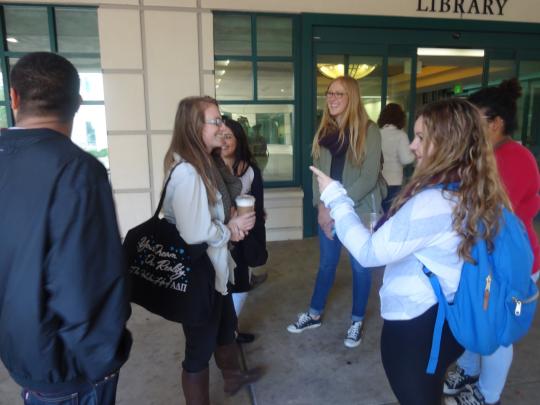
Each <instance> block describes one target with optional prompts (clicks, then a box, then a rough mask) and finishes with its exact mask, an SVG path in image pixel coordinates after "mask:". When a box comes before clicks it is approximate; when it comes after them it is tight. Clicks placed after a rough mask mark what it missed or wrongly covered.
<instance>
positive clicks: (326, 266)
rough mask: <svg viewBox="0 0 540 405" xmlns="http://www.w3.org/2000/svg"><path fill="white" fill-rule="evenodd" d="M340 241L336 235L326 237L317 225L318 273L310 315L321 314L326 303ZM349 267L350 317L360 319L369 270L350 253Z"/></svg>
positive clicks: (366, 290)
mask: <svg viewBox="0 0 540 405" xmlns="http://www.w3.org/2000/svg"><path fill="white" fill-rule="evenodd" d="M341 246H342V245H341V242H340V240H339V239H338V237H337V236H334V239H333V240H330V239H328V238H327V237H326V235H325V234H324V232H323V231H322V229H321V227H320V226H319V249H320V252H321V253H320V254H321V257H320V260H319V273H318V274H317V281H316V282H315V289H314V290H313V296H312V297H311V305H310V308H309V313H310V314H311V315H320V314H322V312H323V310H324V307H325V305H326V298H327V297H328V293H329V292H330V289H331V288H332V286H333V285H334V280H335V276H336V268H337V265H338V262H339V256H340V253H341ZM349 258H350V260H351V269H352V273H353V303H352V317H351V319H352V320H353V321H361V320H362V319H364V315H365V313H366V306H367V301H368V298H369V290H370V288H371V271H370V270H369V269H365V268H364V267H362V266H361V265H360V263H358V262H357V261H356V260H355V259H354V258H353V257H352V256H351V255H350V254H349Z"/></svg>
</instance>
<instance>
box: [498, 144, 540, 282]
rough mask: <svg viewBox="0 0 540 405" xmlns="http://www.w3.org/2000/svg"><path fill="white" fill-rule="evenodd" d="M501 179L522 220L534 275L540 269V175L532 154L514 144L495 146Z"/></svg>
mask: <svg viewBox="0 0 540 405" xmlns="http://www.w3.org/2000/svg"><path fill="white" fill-rule="evenodd" d="M495 158H496V159H497V167H498V169H499V173H500V175H501V179H502V181H503V184H504V186H505V188H506V192H507V193H508V197H509V198H510V202H511V203H512V208H513V209H514V212H515V214H516V215H517V216H518V217H519V218H520V219H521V221H523V224H524V225H525V228H526V229H527V234H528V235H529V240H530V242H531V247H532V249H533V253H534V267H533V270H532V272H533V273H536V272H537V271H538V270H540V244H539V243H538V236H537V235H536V232H535V230H534V226H533V220H534V217H535V216H536V214H537V213H538V211H539V210H540V196H539V195H538V193H539V191H540V174H539V173H538V165H537V164H536V159H535V158H534V156H533V154H532V153H531V152H530V151H529V150H528V149H527V148H525V147H524V146H522V145H520V144H519V143H517V142H515V141H507V142H504V143H501V144H499V146H496V147H495Z"/></svg>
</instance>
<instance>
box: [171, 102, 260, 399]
mask: <svg viewBox="0 0 540 405" xmlns="http://www.w3.org/2000/svg"><path fill="white" fill-rule="evenodd" d="M224 129H225V127H224V125H223V121H222V119H221V114H220V112H219V109H218V104H217V102H216V100H214V99H213V98H210V97H188V98H185V99H183V100H182V101H180V104H179V105H178V109H177V112H176V118H175V122H174V130H173V136H172V140H171V144H170V146H169V149H168V151H167V153H166V155H165V161H164V168H165V174H166V177H167V176H168V174H169V173H170V172H171V170H172V174H171V179H170V181H169V183H168V185H167V189H166V195H165V199H164V202H163V214H164V217H165V219H166V220H167V221H169V222H171V223H174V224H176V227H177V228H178V232H179V233H180V236H181V237H182V238H183V239H184V240H185V241H186V242H187V243H188V244H199V243H206V244H208V249H207V253H208V257H209V258H210V261H211V263H212V267H213V268H212V269H209V270H210V271H213V272H214V274H215V284H214V288H215V290H214V292H213V297H212V300H213V302H214V306H213V309H212V312H211V313H210V315H209V316H208V319H200V320H199V322H197V323H196V324H189V325H186V324H183V325H182V327H183V331H184V335H185V340H186V347H185V357H184V361H183V362H182V369H183V370H182V387H183V391H184V397H185V399H186V404H188V405H208V404H209V403H210V399H209V388H208V385H209V373H208V363H209V360H210V358H211V357H212V353H214V357H215V360H216V364H217V366H218V367H219V368H220V369H221V371H222V374H223V379H224V382H225V386H224V389H225V392H226V393H227V394H230V395H232V394H234V393H236V392H237V391H238V390H239V389H240V388H241V387H243V386H244V385H246V384H249V383H251V382H253V381H256V380H257V379H258V378H259V377H260V376H261V372H260V370H258V369H254V370H251V371H243V370H242V369H241V367H240V362H239V357H238V347H237V345H236V343H235V341H234V339H235V331H236V323H237V319H236V314H235V312H234V307H233V303H232V298H231V294H230V292H229V282H232V281H233V273H232V270H233V269H234V261H233V259H232V257H231V254H230V253H229V249H228V244H229V242H230V241H233V242H234V241H239V240H242V239H243V238H244V237H245V235H246V234H247V233H248V232H249V230H251V229H252V228H253V226H254V224H255V214H254V213H248V214H244V215H241V216H237V215H235V214H234V210H233V209H232V208H233V202H234V198H235V196H236V195H238V194H239V193H240V191H241V183H240V181H239V180H238V178H236V177H235V176H233V175H232V174H230V173H229V171H228V170H227V168H226V166H225V164H224V163H223V161H222V160H221V159H220V158H219V157H216V156H213V155H212V152H213V151H214V150H215V149H220V148H221V147H222V146H223V135H222V132H223V131H224ZM188 310H189V309H188ZM196 310H197V309H196V308H194V309H193V311H196Z"/></svg>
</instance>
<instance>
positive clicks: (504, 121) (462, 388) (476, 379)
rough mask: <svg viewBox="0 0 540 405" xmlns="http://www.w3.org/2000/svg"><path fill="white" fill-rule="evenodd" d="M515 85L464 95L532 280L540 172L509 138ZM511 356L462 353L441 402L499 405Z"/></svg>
mask: <svg viewBox="0 0 540 405" xmlns="http://www.w3.org/2000/svg"><path fill="white" fill-rule="evenodd" d="M520 96H521V86H520V85H519V82H518V81H517V80H516V79H511V80H506V81H503V82H502V83H501V84H500V85H499V86H497V87H488V88H485V89H482V90H480V91H478V92H476V93H474V94H472V95H471V96H470V97H469V101H470V102H472V103H473V104H475V105H476V106H477V107H478V108H480V111H481V112H482V115H483V116H484V118H485V120H486V122H487V128H488V135H489V140H490V142H491V144H492V145H493V149H494V151H495V158H496V159H497V167H498V169H499V175H500V177H501V180H502V182H503V184H504V188H505V189H506V192H507V194H508V197H509V198H510V202H511V204H512V208H513V210H514V212H515V213H516V215H517V216H518V217H519V218H520V219H521V221H522V222H523V224H524V225H525V229H526V230H527V234H528V235H529V240H530V242H531V247H532V249H533V253H534V266H533V269H532V277H533V279H534V280H536V281H537V280H538V275H539V274H540V273H539V270H540V244H539V243H538V237H537V235H536V232H535V230H534V225H533V221H534V217H535V216H536V214H537V213H538V211H539V210H540V196H539V194H538V193H539V192H540V174H539V173H538V166H537V164H536V160H535V158H534V156H533V154H532V153H531V152H530V151H529V150H528V149H527V148H525V147H524V146H522V145H520V144H519V143H518V142H516V141H514V140H513V139H512V134H513V133H514V132H515V131H516V129H517V127H518V123H517V99H518V98H519V97H520ZM512 359H513V346H512V345H511V346H509V347H503V346H501V347H500V348H499V349H497V351H496V352H495V353H493V354H491V355H489V356H480V355H479V354H476V353H472V352H470V351H468V350H467V351H465V353H464V354H463V356H461V357H460V358H459V359H458V361H457V366H456V369H455V370H454V371H450V372H449V373H448V377H447V379H446V381H445V384H444V392H445V394H448V395H453V396H450V397H447V398H445V403H446V404H447V405H456V404H457V405H465V404H467V405H484V404H486V405H487V404H500V397H501V394H502V391H503V389H504V385H505V383H506V378H507V376H508V372H509V371H510V366H511V364H512Z"/></svg>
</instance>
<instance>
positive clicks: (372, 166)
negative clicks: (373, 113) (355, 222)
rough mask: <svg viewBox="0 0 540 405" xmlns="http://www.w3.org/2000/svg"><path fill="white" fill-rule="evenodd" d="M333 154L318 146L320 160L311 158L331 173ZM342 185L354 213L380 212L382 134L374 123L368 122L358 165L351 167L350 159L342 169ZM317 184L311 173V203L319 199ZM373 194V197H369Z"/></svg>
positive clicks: (320, 167) (384, 190)
mask: <svg viewBox="0 0 540 405" xmlns="http://www.w3.org/2000/svg"><path fill="white" fill-rule="evenodd" d="M331 164H332V155H331V154H330V151H329V150H328V149H326V148H324V147H321V155H320V157H319V159H313V165H314V166H316V167H317V168H319V169H320V170H322V171H323V172H324V173H326V174H327V175H330V165H331ZM342 183H343V186H344V187H345V189H346V190H347V194H348V195H349V197H350V198H351V199H352V200H353V201H354V209H355V211H356V213H357V214H360V213H364V212H380V211H381V201H382V200H383V198H384V197H385V196H386V182H385V181H384V179H383V177H382V174H381V133H380V132H379V128H378V127H377V126H376V125H375V124H374V123H371V124H369V127H368V131H367V138H366V143H365V158H364V161H363V162H362V165H361V166H360V167H358V166H353V165H352V164H351V162H350V161H349V159H347V160H346V161H345V167H344V169H343V180H342ZM320 196H321V195H320V193H319V186H318V184H317V180H316V178H315V175H313V206H315V207H316V206H317V205H318V204H319V201H320ZM372 196H373V197H372Z"/></svg>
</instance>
